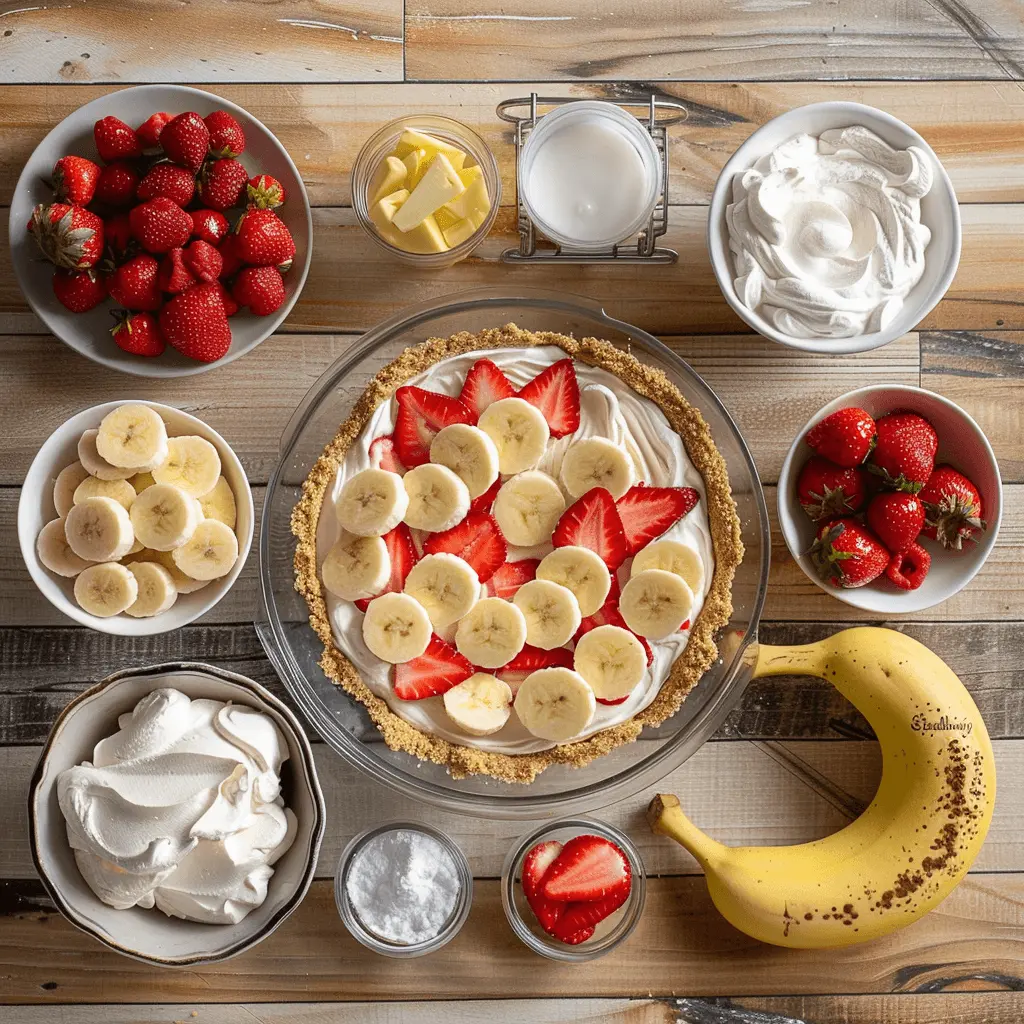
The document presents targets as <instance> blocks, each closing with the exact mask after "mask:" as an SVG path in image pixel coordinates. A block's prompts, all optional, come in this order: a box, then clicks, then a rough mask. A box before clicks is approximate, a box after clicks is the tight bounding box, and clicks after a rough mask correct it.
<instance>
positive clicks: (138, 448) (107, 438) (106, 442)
mask: <svg viewBox="0 0 1024 1024" xmlns="http://www.w3.org/2000/svg"><path fill="white" fill-rule="evenodd" d="M96 450H97V451H98V452H99V454H100V458H102V459H105V460H106V461H107V462H109V463H110V464H111V465H112V466H118V467H121V468H124V469H131V470H134V471H135V472H138V471H139V470H140V469H142V470H149V469H151V468H152V467H153V466H159V465H160V463H162V462H163V461H164V459H166V458H167V452H168V445H167V427H166V426H164V421H163V420H162V419H161V418H160V414H159V413H158V412H157V411H156V410H155V409H151V408H150V407H149V406H148V405H120V406H118V407H117V408H116V409H115V410H114V411H113V412H108V413H107V415H106V416H104V417H103V419H102V420H101V421H100V429H99V432H98V433H97V435H96Z"/></svg>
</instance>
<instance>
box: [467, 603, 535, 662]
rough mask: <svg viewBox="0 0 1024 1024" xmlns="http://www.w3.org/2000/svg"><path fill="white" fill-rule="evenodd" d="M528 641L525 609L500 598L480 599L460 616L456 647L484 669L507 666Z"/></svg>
mask: <svg viewBox="0 0 1024 1024" xmlns="http://www.w3.org/2000/svg"><path fill="white" fill-rule="evenodd" d="M525 644H526V619H525V618H524V617H523V613H522V611H520V609H519V608H518V607H517V606H516V605H514V604H510V603H509V602H508V601H505V600H503V599H502V598H500V597H485V598H484V599H483V600H482V601H477V603H476V604H475V605H473V607H472V608H470V610H469V611H468V612H466V614H465V615H463V616H462V618H461V619H459V626H458V629H457V630H456V631H455V647H456V649H457V650H458V652H459V654H461V655H462V656H463V657H464V658H467V659H469V661H471V662H472V663H473V664H474V665H479V666H480V667H481V668H501V666H502V665H507V664H508V663H509V662H510V661H511V660H512V659H513V658H514V657H515V656H516V655H517V654H518V653H519V652H520V651H521V650H522V649H523V647H524V645H525Z"/></svg>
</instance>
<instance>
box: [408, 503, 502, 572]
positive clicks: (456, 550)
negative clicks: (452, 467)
mask: <svg viewBox="0 0 1024 1024" xmlns="http://www.w3.org/2000/svg"><path fill="white" fill-rule="evenodd" d="M423 550H424V551H425V552H426V553H427V554H428V555H436V554H439V553H440V552H442V551H447V552H448V553H449V554H452V555H458V556H459V558H461V559H462V560H463V561H465V562H469V564H470V565H471V566H473V568H474V569H476V574H477V576H478V577H479V578H480V582H481V583H486V582H487V581H488V580H489V579H490V578H491V577H492V576H493V575H494V574H495V572H496V571H497V570H498V568H499V567H500V566H501V565H502V564H503V563H504V561H505V559H506V558H507V557H508V545H507V544H506V543H505V538H504V537H502V535H501V530H499V529H498V524H497V523H496V522H495V521H494V519H493V517H492V516H489V515H488V514H487V513H486V512H468V513H467V514H466V518H465V519H463V520H462V522H461V523H459V525H458V526H453V527H452V528H451V529H450V530H444V531H443V532H441V533H432V534H431V535H430V536H429V537H428V538H427V539H426V541H425V542H424V544H423Z"/></svg>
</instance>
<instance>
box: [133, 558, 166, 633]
mask: <svg viewBox="0 0 1024 1024" xmlns="http://www.w3.org/2000/svg"><path fill="white" fill-rule="evenodd" d="M128 571H129V572H130V573H131V574H132V575H133V576H134V577H135V583H136V585H137V587H138V596H137V597H136V598H135V601H134V603H133V604H131V605H129V606H128V607H127V608H125V610H124V611H125V614H126V615H130V616H131V617H132V618H134V619H145V618H149V617H150V616H151V615H159V614H160V613H161V612H165V611H167V609H168V608H170V607H171V605H173V604H174V602H175V601H177V600H178V588H177V587H176V586H175V585H174V579H173V578H172V577H171V574H170V573H169V572H168V571H167V570H166V569H165V568H164V567H163V566H162V565H158V564H157V563H156V562H129V563H128Z"/></svg>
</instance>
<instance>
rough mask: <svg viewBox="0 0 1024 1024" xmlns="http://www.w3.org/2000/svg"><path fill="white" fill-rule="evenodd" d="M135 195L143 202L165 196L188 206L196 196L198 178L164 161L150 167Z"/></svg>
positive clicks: (173, 201) (182, 168)
mask: <svg viewBox="0 0 1024 1024" xmlns="http://www.w3.org/2000/svg"><path fill="white" fill-rule="evenodd" d="M135 194H136V195H137V196H138V197H139V199H140V200H142V201H143V202H145V200H147V199H153V198H155V197H156V196H165V197H166V198H167V199H170V200H171V202H172V203H177V204H178V206H188V204H189V203H191V202H192V199H193V198H194V196H195V194H196V177H195V175H194V174H193V173H192V172H191V171H189V170H187V169H186V168H184V167H179V166H178V165H177V164H169V163H167V162H166V161H163V162H161V163H158V164H153V166H152V167H150V169H149V170H148V171H147V172H146V174H145V177H143V179H142V181H140V182H139V187H138V189H137V190H136V193H135ZM194 223H195V222H194V221H193V226H194Z"/></svg>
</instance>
